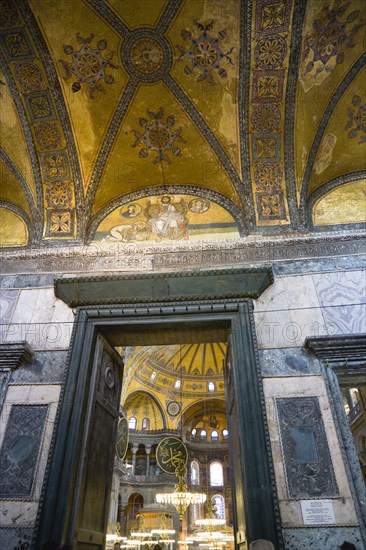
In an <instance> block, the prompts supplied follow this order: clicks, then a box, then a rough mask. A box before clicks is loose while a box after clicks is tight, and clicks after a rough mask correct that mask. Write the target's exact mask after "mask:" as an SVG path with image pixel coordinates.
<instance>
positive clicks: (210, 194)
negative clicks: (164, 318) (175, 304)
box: [0, 0, 366, 246]
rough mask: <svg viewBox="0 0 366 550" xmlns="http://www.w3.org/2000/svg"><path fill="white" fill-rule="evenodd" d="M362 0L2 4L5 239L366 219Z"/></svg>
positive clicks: (213, 232)
mask: <svg viewBox="0 0 366 550" xmlns="http://www.w3.org/2000/svg"><path fill="white" fill-rule="evenodd" d="M365 37H366V8H365V3H364V0H333V1H330V0H307V1H305V0H303V1H301V2H299V1H295V0H256V1H251V0H245V1H244V0H243V1H241V2H240V0H225V2H223V1H222V0H123V1H120V0H42V1H40V0H28V1H26V0H24V1H22V2H18V1H16V0H0V48H1V74H0V94H1V113H0V116H1V133H0V140H1V143H0V164H1V180H0V215H1V218H2V224H1V230H0V243H2V244H3V245H5V246H19V245H25V244H33V245H35V244H41V243H42V242H43V243H46V244H48V245H52V244H60V243H65V242H82V243H85V242H90V241H92V240H102V241H103V242H107V243H108V242H114V241H116V240H117V241H124V242H126V241H132V240H140V241H144V240H176V239H186V240H188V239H201V238H240V237H243V236H245V235H248V234H268V233H288V232H290V231H291V232H302V233H303V232H304V231H318V230H322V229H324V228H326V229H330V230H332V229H337V228H338V229H339V227H340V224H341V227H343V228H344V229H345V230H347V231H352V230H353V229H357V228H359V227H360V223H363V222H365V212H366V166H365V159H366V96H365V83H366V74H365V60H366V53H365V42H366V38H365Z"/></svg>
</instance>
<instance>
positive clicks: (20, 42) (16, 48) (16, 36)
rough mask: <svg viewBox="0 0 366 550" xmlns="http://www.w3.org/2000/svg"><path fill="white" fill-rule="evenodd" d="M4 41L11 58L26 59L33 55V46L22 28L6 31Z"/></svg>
mask: <svg viewBox="0 0 366 550" xmlns="http://www.w3.org/2000/svg"><path fill="white" fill-rule="evenodd" d="M3 41H4V45H5V48H6V50H7V54H8V57H9V58H11V59H22V58H23V59H24V58H27V57H32V56H33V51H32V46H31V45H30V43H29V41H28V38H27V36H26V35H25V34H24V33H23V31H22V30H19V31H12V32H7V33H6V34H5V33H4V35H3Z"/></svg>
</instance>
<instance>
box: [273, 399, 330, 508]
mask: <svg viewBox="0 0 366 550" xmlns="http://www.w3.org/2000/svg"><path fill="white" fill-rule="evenodd" d="M276 405H277V414H278V421H279V428H280V436H281V443H282V450H283V455H284V466H285V472H286V478H287V488H288V493H289V497H290V498H291V499H298V498H304V499H306V498H324V497H334V496H337V495H338V494H339V492H338V487H337V482H336V478H335V474H334V469H333V464H332V460H331V456H330V452H329V446H328V442H327V438H326V433H325V429H324V423H323V419H322V414H321V410H320V405H319V398H318V397H290V398H281V399H276ZM295 430H299V431H300V430H302V431H303V432H305V433H304V435H305V438H306V440H307V442H308V444H309V447H308V452H307V453H306V448H304V447H303V449H302V450H301V452H302V453H303V456H299V454H300V453H299V450H298V449H297V444H296V441H295V437H294V431H295ZM300 433H301V432H300ZM311 434H313V438H312V439H313V441H312V443H313V445H311V441H310V439H311V438H310V435H311ZM304 443H305V442H304ZM304 451H305V452H304Z"/></svg>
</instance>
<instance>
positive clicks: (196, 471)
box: [191, 460, 200, 485]
mask: <svg viewBox="0 0 366 550" xmlns="http://www.w3.org/2000/svg"><path fill="white" fill-rule="evenodd" d="M191 484H192V485H199V484H200V467H199V465H198V463H197V462H196V461H195V460H192V462H191Z"/></svg>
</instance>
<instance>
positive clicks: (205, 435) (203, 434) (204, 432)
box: [200, 430, 207, 439]
mask: <svg viewBox="0 0 366 550" xmlns="http://www.w3.org/2000/svg"><path fill="white" fill-rule="evenodd" d="M206 438H207V432H206V430H201V432H200V439H206Z"/></svg>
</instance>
